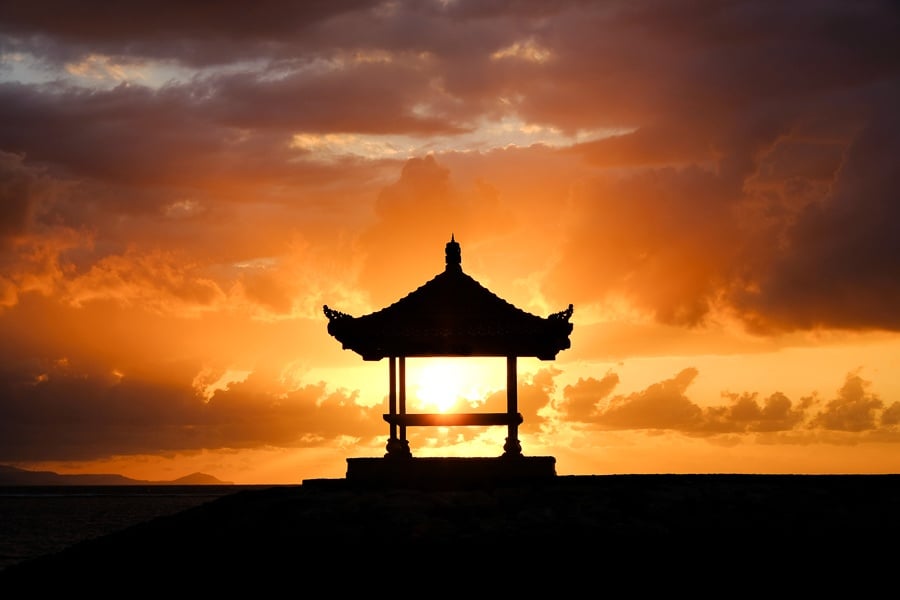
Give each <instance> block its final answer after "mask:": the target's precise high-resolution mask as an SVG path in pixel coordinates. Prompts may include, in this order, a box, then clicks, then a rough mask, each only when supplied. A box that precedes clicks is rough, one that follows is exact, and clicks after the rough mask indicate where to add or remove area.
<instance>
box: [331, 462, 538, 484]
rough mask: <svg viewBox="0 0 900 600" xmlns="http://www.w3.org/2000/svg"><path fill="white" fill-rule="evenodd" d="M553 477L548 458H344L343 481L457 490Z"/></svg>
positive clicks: (532, 481) (530, 481)
mask: <svg viewBox="0 0 900 600" xmlns="http://www.w3.org/2000/svg"><path fill="white" fill-rule="evenodd" d="M555 477H556V458H554V457H552V456H501V457H496V458H494V457H465V458H459V457H423V458H418V457H405V458H396V457H385V458H348V459H347V478H346V482H347V483H348V484H350V485H360V486H364V487H410V488H426V489H436V488H443V489H458V488H464V487H485V486H497V485H508V484H516V485H519V484H528V483H542V482H546V481H548V480H552V479H553V478H555Z"/></svg>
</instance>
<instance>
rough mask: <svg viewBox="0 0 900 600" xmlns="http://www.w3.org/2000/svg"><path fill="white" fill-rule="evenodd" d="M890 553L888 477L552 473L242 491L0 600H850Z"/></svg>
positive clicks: (895, 498) (38, 566)
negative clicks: (461, 481) (315, 599)
mask: <svg viewBox="0 0 900 600" xmlns="http://www.w3.org/2000/svg"><path fill="white" fill-rule="evenodd" d="M898 540H900V475H851V476H844V475H827V476H818V475H803V476H791V475H784V476H780V475H600V476H558V477H554V478H553V479H552V480H551V481H544V482H541V483H535V484H533V485H529V484H527V483H517V484H514V485H501V486H486V485H480V486H466V487H464V488H461V489H412V488H402V489H396V488H383V489H375V488H365V487H360V486H354V485H349V483H348V482H347V481H345V480H312V481H307V482H304V483H303V484H302V485H297V486H277V487H272V488H268V489H261V490H247V491H239V492H236V493H234V494H229V495H227V496H224V497H221V498H219V499H216V500H213V501H211V502H209V503H206V504H204V505H201V506H198V507H195V508H191V509H188V510H185V511H183V512H180V513H178V514H175V515H171V516H166V517H160V518H156V519H153V520H152V521H148V522H145V523H142V524H139V525H137V526H134V527H130V528H128V529H126V530H124V531H121V532H118V533H114V534H111V535H107V536H104V537H101V538H97V539H94V540H89V541H87V542H82V543H79V544H77V545H75V546H72V547H70V548H68V549H66V550H64V551H62V552H60V553H58V554H54V555H50V556H45V557H41V558H38V559H33V560H30V561H26V562H24V563H21V564H19V565H16V566H14V567H11V568H9V569H7V570H6V571H5V572H3V573H0V589H23V590H26V589H27V590H31V591H38V590H40V589H48V588H49V589H59V587H58V586H59V585H60V582H65V589H66V590H67V591H69V592H74V591H76V590H79V589H81V590H85V591H90V592H98V591H102V590H104V589H105V590H114V589H116V586H118V585H120V584H118V583H114V581H115V582H128V583H127V584H126V587H128V588H130V587H131V586H134V585H139V586H141V589H143V590H144V591H145V592H146V591H148V590H149V589H151V588H154V587H156V588H157V589H166V588H171V586H176V585H181V586H183V585H189V586H192V587H194V588H196V589H205V590H208V591H209V590H212V589H214V588H218V589H222V590H232V591H233V590H234V589H235V588H234V587H233V586H235V585H258V586H276V587H278V589H284V590H287V592H286V593H293V592H294V591H297V592H298V594H300V595H304V594H305V593H312V590H314V589H319V588H318V587H315V586H317V585H321V584H327V585H329V586H330V588H329V589H330V590H331V592H333V593H335V594H337V595H339V596H341V597H344V596H343V593H345V592H349V591H351V590H352V591H364V590H369V591H370V593H373V594H375V595H382V594H381V593H391V592H392V590H393V591H398V590H404V589H405V590H406V592H405V593H404V595H409V596H418V595H424V596H432V595H435V594H437V595H438V596H440V597H445V596H446V595H448V594H449V593H450V591H451V590H453V591H454V592H464V591H466V590H468V591H469V592H471V593H472V594H473V595H476V596H479V597H480V595H479V593H478V592H480V591H486V590H491V591H497V592H499V591H502V590H505V591H507V592H510V591H522V592H525V591H531V592H536V591H537V590H549V589H550V588H552V589H553V590H555V592H556V593H561V592H563V591H564V590H565V589H566V588H569V589H571V590H572V591H575V590H580V589H589V591H588V592H585V593H589V594H590V595H607V593H612V591H613V590H614V589H618V590H622V587H621V586H622V585H628V586H631V587H630V588H629V589H631V590H632V592H629V595H630V594H631V593H639V592H641V591H648V590H650V589H652V590H657V591H658V590H661V589H668V590H670V591H675V590H680V591H692V592H695V593H703V592H704V591H705V592H707V593H706V594H703V595H710V592H712V591H715V590H719V591H720V592H721V595H722V596H725V597H734V596H739V597H746V596H747V594H748V593H749V592H750V591H751V590H756V591H755V592H754V595H755V594H756V593H763V592H768V593H775V592H781V593H783V592H787V591H790V590H793V591H796V592H798V593H799V592H801V591H802V592H805V593H807V594H808V593H809V592H810V591H812V590H820V591H830V592H838V591H839V590H841V589H848V590H849V589H850V588H851V587H852V589H853V591H854V593H855V594H856V597H859V594H860V593H862V594H863V596H865V589H866V588H867V587H868V586H876V585H880V584H881V583H886V582H893V583H892V584H891V585H894V584H895V579H896V575H895V569H896V568H897V567H898V564H897V557H898V551H897V549H896V544H897V543H898ZM713 582H716V583H713ZM722 585H725V586H727V588H721V589H720V588H717V587H715V586H722ZM280 586H287V587H280ZM410 586H412V587H410ZM584 586H589V588H584ZM612 586H615V587H612ZM260 589H262V588H260ZM379 591H380V592H381V593H377V592H379ZM639 595H640V594H639ZM804 597H809V596H808V595H805V596H804Z"/></svg>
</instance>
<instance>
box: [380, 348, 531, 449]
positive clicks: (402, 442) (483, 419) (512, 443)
mask: <svg viewBox="0 0 900 600" xmlns="http://www.w3.org/2000/svg"><path fill="white" fill-rule="evenodd" d="M516 360H517V359H516V357H515V356H508V357H506V412H502V413H485V412H481V413H478V412H476V413H453V414H448V413H417V414H409V413H407V412H406V357H405V356H390V357H388V369H389V371H390V372H389V374H388V375H389V376H388V381H389V385H390V390H389V392H388V414H386V415H384V419H385V420H386V421H387V422H388V423H389V424H390V437H389V438H388V442H387V448H386V449H387V454H385V457H392V458H410V457H412V452H411V451H410V449H409V440H407V439H406V428H407V427H409V426H438V427H458V426H492V425H505V426H506V428H507V437H506V443H505V444H504V445H503V457H520V456H522V446H521V444H520V443H519V424H520V423H521V422H522V415H520V414H519V395H518V384H517V379H518V376H517V372H516V371H517V368H516Z"/></svg>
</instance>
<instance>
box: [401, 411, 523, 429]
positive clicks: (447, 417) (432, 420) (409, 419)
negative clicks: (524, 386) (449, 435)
mask: <svg viewBox="0 0 900 600" xmlns="http://www.w3.org/2000/svg"><path fill="white" fill-rule="evenodd" d="M384 420H385V421H387V422H388V423H390V424H391V425H402V426H406V427H421V426H433V427H454V426H476V425H483V426H491V425H519V424H520V423H522V415H521V414H520V413H512V414H510V413H413V414H405V415H384Z"/></svg>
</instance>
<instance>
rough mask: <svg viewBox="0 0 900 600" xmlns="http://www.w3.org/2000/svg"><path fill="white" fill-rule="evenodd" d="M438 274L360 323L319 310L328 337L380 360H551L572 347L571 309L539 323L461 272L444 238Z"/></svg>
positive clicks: (455, 251) (455, 247)
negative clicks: (443, 259) (441, 267)
mask: <svg viewBox="0 0 900 600" xmlns="http://www.w3.org/2000/svg"><path fill="white" fill-rule="evenodd" d="M446 256H447V261H446V262H447V264H446V267H445V269H444V271H443V272H442V273H439V274H438V275H436V276H435V277H434V278H432V279H431V280H430V281H428V282H426V283H425V284H423V285H422V286H420V287H419V288H417V289H416V290H414V291H412V292H410V293H409V294H407V295H406V296H404V297H403V298H401V299H400V300H398V301H397V302H395V303H393V304H391V305H390V306H387V307H385V308H383V309H381V310H379V311H376V312H373V313H369V314H367V315H363V316H360V317H353V316H351V315H348V314H346V313H342V312H340V311H337V310H334V309H331V308H329V307H328V306H327V305H326V306H324V307H323V309H324V312H325V316H326V317H328V333H329V334H331V335H332V336H333V337H334V338H335V339H337V340H338V341H339V342H341V344H343V347H344V349H345V350H353V351H354V352H357V353H358V354H360V355H361V356H362V357H363V359H364V360H381V359H382V358H384V357H386V356H413V357H415V356H530V357H536V358H539V359H541V360H552V359H554V358H555V357H556V354H557V352H559V351H560V350H565V349H566V348H568V347H569V346H570V342H569V334H570V333H571V332H572V323H570V322H569V318H570V317H571V316H572V305H571V304H570V305H569V307H568V308H567V309H566V310H563V311H560V312H558V313H554V314H551V315H550V316H548V317H539V316H537V315H533V314H531V313H529V312H526V311H524V310H522V309H520V308H517V307H516V306H514V305H512V304H510V303H509V302H507V301H506V300H504V299H502V298H500V297H499V296H497V295H496V294H494V293H493V292H491V291H490V290H488V289H487V288H485V287H484V286H482V285H481V284H480V283H478V282H477V281H476V280H475V279H473V278H472V277H470V276H469V275H467V274H465V273H464V272H463V270H462V266H461V262H462V260H461V253H460V247H459V244H458V243H457V242H456V240H455V239H454V238H453V236H451V237H450V241H449V242H448V243H447V247H446Z"/></svg>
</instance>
